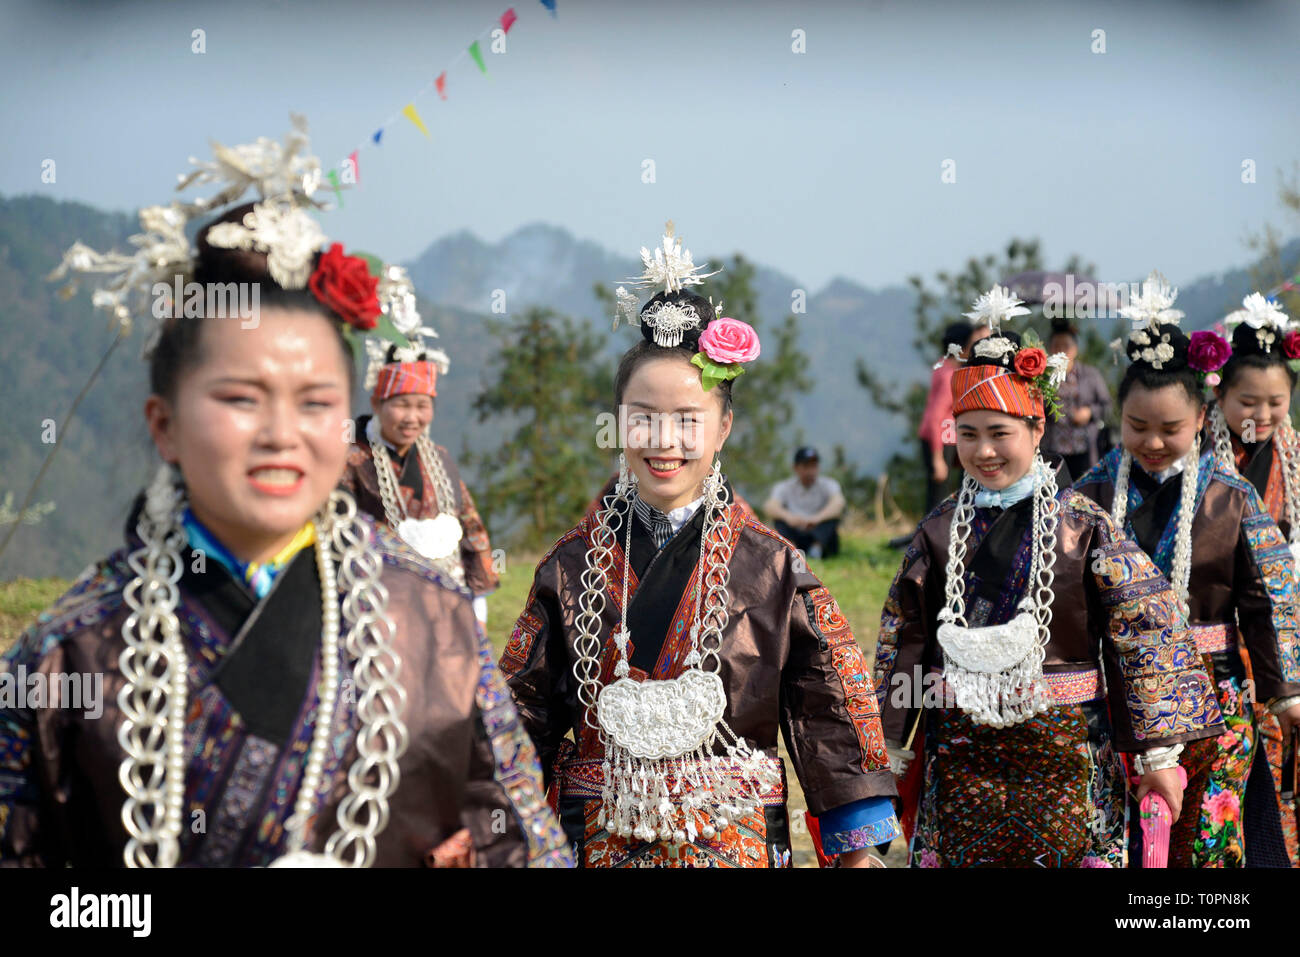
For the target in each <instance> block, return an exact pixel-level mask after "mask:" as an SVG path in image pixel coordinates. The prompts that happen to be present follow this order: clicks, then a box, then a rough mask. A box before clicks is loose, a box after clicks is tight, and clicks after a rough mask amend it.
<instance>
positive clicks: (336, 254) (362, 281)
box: [307, 243, 380, 332]
mask: <svg viewBox="0 0 1300 957" xmlns="http://www.w3.org/2000/svg"><path fill="white" fill-rule="evenodd" d="M307 286H308V288H309V289H311V291H312V295H314V296H315V297H316V298H317V299H319V300H320V301H321V302H322V303H324V304H325V305H326V306H329V307H330V308H331V309H333V310H334V311H335V312H337V313H338V314H339V315H340V316H341V317H342V318H343V321H344V322H346V323H347V324H348V325H350V326H351V327H352V328H354V329H357V330H359V331H361V332H368V331H370V330H371V329H373V328H375V326H376V325H378V324H379V313H380V308H379V296H378V295H377V294H376V290H377V289H378V288H379V279H378V277H376V276H372V275H371V274H370V267H369V266H367V265H366V261H365V260H364V259H362V258H361V257H360V256H348V255H345V254H344V252H343V245H342V244H341V243H333V244H331V245H330V248H329V249H328V250H326V251H325V252H324V253H322V254H321V257H320V262H319V263H318V264H317V265H316V271H315V272H313V273H312V274H311V278H310V279H308V280H307Z"/></svg>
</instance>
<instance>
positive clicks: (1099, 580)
mask: <svg viewBox="0 0 1300 957" xmlns="http://www.w3.org/2000/svg"><path fill="white" fill-rule="evenodd" d="M1092 512H1093V521H1095V522H1096V528H1097V534H1096V535H1095V536H1094V538H1093V549H1092V551H1091V552H1090V553H1089V561H1090V564H1091V569H1092V576H1093V581H1094V583H1095V585H1096V590H1097V594H1098V596H1099V597H1100V606H1101V609H1102V613H1103V614H1104V615H1105V616H1106V623H1105V625H1106V631H1105V634H1106V637H1105V639H1104V642H1103V657H1104V660H1105V665H1106V676H1107V687H1108V695H1109V697H1110V712H1111V720H1112V722H1113V723H1114V727H1115V739H1116V746H1117V747H1118V748H1119V749H1120V750H1123V751H1142V750H1146V749H1147V748H1152V747H1163V746H1166V745H1171V744H1175V743H1177V742H1180V741H1193V740H1196V739H1198V738H1204V737H1207V736H1208V735H1210V734H1211V733H1215V732H1217V731H1218V730H1220V725H1221V721H1222V718H1221V717H1220V714H1219V705H1218V699H1217V698H1216V697H1215V693H1214V683H1213V682H1212V681H1211V680H1210V678H1209V676H1208V675H1206V673H1205V669H1204V668H1203V667H1202V665H1201V657H1200V655H1199V654H1198V653H1197V650H1196V645H1195V643H1194V642H1193V641H1192V640H1191V636H1190V633H1189V632H1188V631H1187V629H1186V628H1184V627H1183V625H1182V615H1181V613H1180V612H1179V610H1178V601H1177V598H1176V597H1175V595H1174V592H1173V589H1172V588H1171V587H1170V585H1169V582H1168V581H1167V580H1166V579H1165V577H1164V576H1163V575H1162V574H1161V573H1160V570H1159V569H1158V568H1156V566H1155V563H1154V562H1152V561H1151V559H1150V558H1149V557H1147V554H1146V552H1144V551H1142V549H1141V548H1139V547H1138V545H1137V544H1136V543H1135V542H1133V541H1131V540H1128V539H1122V538H1120V537H1119V536H1118V535H1117V534H1116V533H1115V526H1114V524H1113V523H1112V522H1111V520H1110V516H1108V515H1106V514H1104V513H1102V512H1101V510H1100V509H1097V508H1094V509H1092Z"/></svg>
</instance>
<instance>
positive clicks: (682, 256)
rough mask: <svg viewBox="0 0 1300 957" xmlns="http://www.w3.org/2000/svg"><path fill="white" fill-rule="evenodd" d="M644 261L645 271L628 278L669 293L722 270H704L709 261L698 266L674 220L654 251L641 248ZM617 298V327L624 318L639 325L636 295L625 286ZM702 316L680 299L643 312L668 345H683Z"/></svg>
mask: <svg viewBox="0 0 1300 957" xmlns="http://www.w3.org/2000/svg"><path fill="white" fill-rule="evenodd" d="M641 263H642V265H643V266H644V267H645V271H644V272H643V273H642V274H641V275H640V276H637V277H636V278H633V279H627V280H624V281H625V282H626V283H628V285H630V286H632V287H633V288H636V289H649V288H653V287H655V286H663V291H664V292H665V293H667V294H672V293H678V292H681V291H683V290H684V289H685V288H686V287H687V286H698V285H700V284H702V283H703V282H704V280H705V279H707V278H709V277H710V276H716V275H717V274H718V273H720V272H721V271H722V270H720V269H715V270H714V271H713V272H707V273H705V272H700V270H701V269H706V268H708V263H703V264H701V265H699V266H697V265H695V262H694V260H693V259H692V257H691V251H690V250H689V249H684V248H683V247H682V241H681V240H680V239H678V238H676V236H675V234H674V227H673V221H672V220H671V219H670V220H668V222H667V223H666V224H665V226H664V237H663V245H662V246H660V247H658V248H656V249H655V250H654V252H651V251H650V250H649V249H647V248H646V247H645V246H642V247H641ZM614 295H615V298H616V300H617V306H616V311H615V315H614V328H615V329H617V328H618V323H619V320H620V319H624V320H626V321H627V323H628V324H629V325H633V326H634V325H636V324H637V317H638V303H637V298H636V296H634V295H632V294H631V293H629V292H628V291H627V290H626V289H625V288H624V287H623V286H619V287H618V288H617V289H616V290H615V291H614ZM701 318H703V317H701V316H700V315H699V313H698V312H696V310H695V309H693V308H692V307H691V306H689V305H686V304H683V303H679V302H660V303H656V304H655V305H654V306H653V307H651V308H650V309H647V310H646V311H645V312H644V313H642V314H640V321H642V322H644V323H645V324H646V326H648V327H649V328H650V329H651V330H652V331H653V333H654V341H655V344H656V345H659V346H663V347H665V348H668V347H672V346H676V345H680V344H681V341H682V338H683V337H684V336H685V334H686V332H687V330H689V329H694V328H695V327H696V326H698V325H699V324H700V320H701Z"/></svg>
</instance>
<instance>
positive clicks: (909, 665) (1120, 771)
mask: <svg viewBox="0 0 1300 957" xmlns="http://www.w3.org/2000/svg"><path fill="white" fill-rule="evenodd" d="M1025 312H1027V310H1025V309H1023V308H1020V304H1019V301H1018V300H1016V299H1013V298H1011V297H1010V295H1009V294H1008V292H1007V290H1005V289H1003V288H1001V287H997V286H995V287H993V288H992V289H991V290H989V292H988V293H985V294H984V295H982V296H980V298H979V299H978V300H977V302H976V305H975V311H974V312H973V313H968V314H967V315H969V316H970V317H971V318H973V319H976V320H978V321H984V322H988V323H989V324H990V325H991V328H992V334H991V335H990V336H988V337H987V338H985V339H982V340H981V341H980V342H978V343H977V344H976V345H975V346H974V348H973V350H972V357H971V360H970V361H969V362H968V363H967V364H966V365H964V366H962V367H960V368H958V369H957V370H956V371H955V372H954V373H953V377H952V399H953V406H952V407H953V414H954V416H955V417H956V425H957V454H958V457H959V458H960V459H961V464H962V467H963V468H964V469H965V470H966V477H965V478H964V479H963V481H962V487H961V492H960V494H959V495H957V496H952V497H949V498H948V499H947V500H946V501H944V502H943V503H942V504H940V505H939V507H938V508H936V509H935V510H934V511H933V512H931V513H930V514H929V515H928V516H926V517H925V518H924V519H923V520H922V521H921V524H920V525H919V526H918V528H917V530H916V534H915V536H914V537H913V539H912V542H911V545H910V546H909V547H908V549H907V554H906V555H905V557H904V558H903V563H902V567H901V568H900V569H899V571H898V575H897V577H896V578H895V579H894V584H893V586H892V587H891V588H890V592H889V597H888V599H887V600H886V602H885V607H884V610H883V611H882V613H881V622H880V635H879V638H878V640H877V644H876V668H875V676H874V681H875V686H876V693H877V695H878V696H879V697H880V700H881V701H882V706H881V711H882V722H883V724H884V732H885V735H886V740H887V741H888V742H889V747H890V748H891V757H892V758H893V759H894V765H895V770H896V772H897V773H898V774H899V776H900V784H899V790H900V793H903V794H906V795H907V800H906V801H905V809H904V819H905V821H908V822H911V823H912V825H913V834H912V843H911V848H910V852H911V864H912V865H913V866H917V867H989V866H993V867H1022V866H1035V867H1121V866H1123V865H1124V861H1125V852H1126V830H1127V821H1126V818H1127V815H1126V811H1125V800H1126V794H1127V790H1128V787H1127V780H1126V778H1127V775H1126V773H1125V770H1124V766H1123V764H1122V762H1121V760H1120V755H1119V752H1121V751H1129V752H1138V753H1139V760H1142V759H1143V758H1144V757H1145V758H1147V759H1150V758H1151V757H1152V755H1153V754H1156V753H1164V752H1167V751H1168V750H1169V749H1171V748H1175V747H1181V745H1182V743H1183V742H1185V741H1198V740H1201V739H1204V738H1207V737H1210V736H1212V735H1213V734H1214V733H1216V732H1217V731H1218V730H1221V727H1222V726H1221V724H1220V718H1219V709H1218V706H1217V703H1216V701H1215V698H1214V695H1213V691H1212V688H1211V685H1210V681H1209V679H1208V677H1207V676H1206V674H1205V672H1204V671H1203V670H1202V669H1201V666H1200V664H1199V663H1198V662H1197V660H1196V658H1195V655H1194V653H1193V652H1192V649H1191V647H1190V646H1189V645H1188V643H1187V642H1186V640H1185V635H1184V633H1183V632H1182V630H1181V629H1180V628H1178V627H1176V625H1177V621H1178V617H1177V616H1178V612H1177V606H1176V604H1175V601H1174V595H1173V594H1172V592H1171V591H1170V589H1169V585H1168V583H1167V582H1166V581H1165V580H1164V578H1162V577H1161V575H1160V573H1159V571H1157V569H1156V568H1155V566H1154V565H1153V564H1152V562H1151V560H1150V559H1149V558H1148V557H1147V556H1146V555H1144V554H1142V552H1141V551H1140V550H1139V549H1138V548H1137V546H1136V545H1134V544H1133V543H1131V542H1126V541H1125V540H1124V536H1123V534H1122V533H1121V532H1119V530H1118V529H1117V528H1116V526H1115V524H1114V523H1113V522H1112V521H1111V520H1110V517H1109V516H1107V515H1106V513H1105V512H1104V511H1102V510H1101V509H1100V508H1098V507H1097V505H1096V504H1095V503H1093V502H1091V501H1089V500H1088V499H1087V498H1085V497H1084V496H1083V495H1081V494H1079V493H1078V492H1076V491H1074V490H1073V489H1071V488H1069V487H1068V486H1065V481H1064V479H1063V478H1062V471H1061V465H1062V463H1061V461H1060V458H1059V457H1053V458H1052V460H1050V461H1049V460H1048V459H1046V458H1045V457H1043V456H1042V455H1041V454H1040V452H1039V444H1040V442H1041V441H1042V438H1043V422H1044V418H1045V416H1046V414H1048V411H1049V410H1050V409H1054V408H1055V406H1056V405H1057V402H1056V399H1057V396H1056V389H1057V387H1058V386H1059V385H1060V383H1061V382H1062V381H1063V379H1064V375H1065V372H1066V367H1067V364H1068V357H1066V356H1064V355H1062V354H1057V355H1054V356H1052V357H1050V358H1049V357H1048V356H1047V355H1046V354H1045V353H1044V352H1043V350H1042V349H1040V348H1038V347H1037V346H1036V345H1034V344H1032V343H1028V342H1022V341H1021V339H1020V337H1019V336H1017V335H1015V334H1014V333H1010V332H1003V331H1001V329H1000V324H1001V323H1002V322H1003V321H1006V320H1007V319H1010V318H1013V317H1015V316H1017V315H1021V314H1024V313H1025ZM1063 486H1064V487H1063ZM1008 769H1014V773H1009V771H1008ZM1152 790H1154V791H1156V792H1158V793H1159V794H1160V795H1161V796H1162V797H1163V798H1164V799H1165V800H1166V802H1167V803H1168V804H1169V805H1170V807H1171V808H1173V810H1174V813H1175V814H1177V811H1178V807H1179V804H1180V797H1181V793H1182V792H1181V787H1180V786H1179V783H1178V776H1177V770H1176V769H1175V768H1172V767H1170V766H1165V765H1159V764H1148V765H1146V767H1145V769H1144V771H1143V774H1142V779H1141V784H1140V785H1139V788H1138V795H1139V796H1140V795H1142V794H1144V793H1145V792H1147V791H1152Z"/></svg>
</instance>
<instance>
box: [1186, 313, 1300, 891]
mask: <svg viewBox="0 0 1300 957" xmlns="http://www.w3.org/2000/svg"><path fill="white" fill-rule="evenodd" d="M1224 323H1225V325H1226V326H1227V328H1228V329H1229V330H1230V333H1229V334H1230V335H1231V336H1232V344H1231V346H1230V347H1229V346H1228V344H1227V343H1226V342H1224V340H1223V339H1222V338H1221V337H1219V336H1218V335H1215V334H1214V333H1210V332H1194V333H1192V339H1191V352H1192V354H1193V355H1197V356H1198V357H1199V355H1200V354H1201V353H1205V352H1208V351H1212V352H1213V353H1214V355H1213V356H1212V357H1211V358H1212V360H1217V359H1218V358H1219V356H1223V355H1226V356H1228V359H1227V361H1226V363H1225V364H1224V366H1223V368H1222V369H1221V370H1219V371H1218V372H1217V373H1213V374H1212V376H1207V382H1209V384H1211V385H1213V386H1214V396H1215V401H1214V404H1213V405H1212V406H1211V407H1210V424H1211V430H1212V431H1211V434H1212V436H1213V438H1214V450H1215V454H1216V455H1218V457H1219V459H1220V460H1221V461H1222V462H1224V463H1225V464H1227V465H1230V466H1232V467H1233V468H1235V469H1236V470H1237V471H1238V472H1240V473H1241V474H1242V475H1243V476H1244V477H1245V478H1246V479H1247V480H1249V482H1250V484H1251V485H1253V486H1255V491H1256V492H1258V493H1259V496H1260V498H1262V499H1263V500H1264V507H1265V508H1267V509H1268V512H1269V514H1270V515H1272V516H1273V521H1275V522H1277V526H1278V530H1279V531H1281V533H1282V537H1283V538H1285V539H1286V540H1287V544H1288V546H1289V547H1290V550H1291V556H1292V558H1293V559H1295V560H1300V520H1293V516H1296V515H1300V436H1297V435H1296V431H1295V429H1294V428H1292V426H1291V417H1290V411H1291V394H1292V392H1293V391H1294V390H1295V385H1296V372H1297V369H1300V331H1297V330H1296V329H1295V328H1294V323H1293V322H1292V321H1290V320H1289V319H1288V318H1287V316H1286V314H1285V313H1284V312H1283V311H1282V310H1281V309H1280V308H1278V306H1277V304H1276V303H1275V302H1273V301H1271V300H1269V299H1266V298H1265V297H1264V296H1263V295H1261V294H1260V293H1258V292H1256V293H1252V294H1250V295H1249V296H1247V297H1246V298H1245V299H1243V300H1242V308H1241V309H1238V310H1236V311H1235V312H1233V313H1231V314H1230V315H1228V316H1227V317H1226V318H1225V320H1224ZM1215 378H1217V379H1218V381H1213V379H1215ZM1241 650H1242V654H1243V657H1244V658H1245V664H1246V676H1247V679H1248V680H1250V681H1251V682H1252V683H1253V681H1254V679H1253V677H1252V676H1251V669H1250V658H1249V654H1248V653H1247V652H1246V650H1245V647H1244V646H1242V649H1241ZM1292 703H1294V702H1292ZM1284 704H1285V702H1281V703H1275V705H1274V707H1278V708H1279V709H1281V710H1285V708H1284V707H1283V705H1284ZM1255 719H1256V721H1258V723H1259V740H1260V743H1261V744H1262V745H1263V746H1262V747H1261V748H1257V749H1256V750H1257V755H1256V758H1255V762H1254V764H1252V765H1251V771H1250V774H1251V777H1250V779H1249V781H1248V782H1247V785H1246V807H1245V810H1244V811H1243V816H1244V817H1245V818H1246V819H1247V821H1248V823H1249V826H1248V827H1247V829H1246V838H1247V845H1246V864H1247V866H1248V867H1256V866H1261V867H1287V866H1290V867H1295V866H1298V865H1300V847H1298V846H1297V834H1296V813H1295V805H1294V803H1293V800H1287V799H1284V798H1283V797H1282V795H1283V794H1284V793H1286V792H1290V791H1292V788H1293V782H1292V781H1290V780H1284V777H1285V778H1290V777H1291V775H1292V774H1294V770H1293V768H1294V761H1295V754H1294V747H1293V741H1294V736H1293V735H1287V736H1286V738H1285V739H1284V738H1283V734H1282V723H1281V721H1280V720H1279V718H1278V716H1277V715H1276V714H1274V713H1273V712H1272V711H1270V710H1269V707H1268V705H1266V704H1265V703H1264V702H1262V701H1260V700H1258V699H1256V700H1255ZM1265 770H1267V771H1268V772H1269V773H1270V774H1271V775H1272V778H1273V783H1272V788H1271V790H1272V792H1273V794H1274V795H1275V796H1276V797H1277V800H1278V822H1277V826H1276V827H1275V826H1274V825H1273V823H1272V821H1271V818H1272V813H1271V809H1270V808H1269V807H1268V806H1267V804H1266V803H1263V802H1262V798H1263V796H1264V794H1265V792H1267V791H1268V790H1270V788H1268V787H1267V781H1265V780H1264V777H1265ZM1257 801H1261V803H1260V804H1258V805H1257V804H1256V802H1257Z"/></svg>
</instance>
